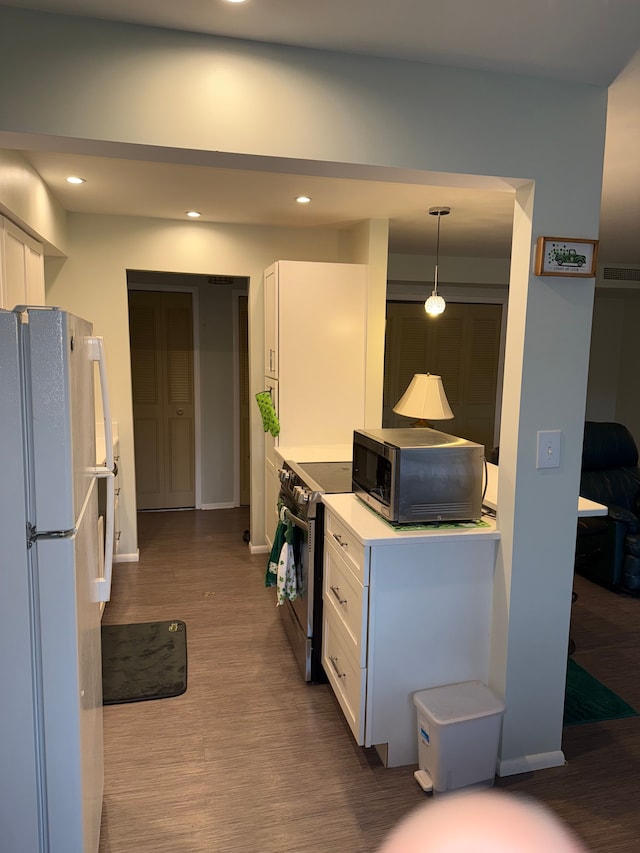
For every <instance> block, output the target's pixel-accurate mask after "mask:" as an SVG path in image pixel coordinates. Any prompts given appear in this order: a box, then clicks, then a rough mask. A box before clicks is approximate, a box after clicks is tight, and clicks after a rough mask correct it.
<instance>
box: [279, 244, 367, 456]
mask: <svg viewBox="0 0 640 853" xmlns="http://www.w3.org/2000/svg"><path fill="white" fill-rule="evenodd" d="M366 275H367V268H366V266H365V265H363V264H330V263H307V262H304V261H278V262H277V263H276V264H274V265H273V266H271V267H269V269H268V270H266V272H265V320H266V322H265V381H266V379H271V380H277V383H278V391H277V394H278V402H277V412H278V418H279V420H280V435H279V436H278V439H277V441H278V442H279V443H281V444H290V445H293V444H295V445H309V444H349V445H351V443H352V441H353V430H354V429H356V428H360V427H362V426H364V397H365V360H366V352H365V346H366V322H367V320H366V307H367V294H366Z"/></svg>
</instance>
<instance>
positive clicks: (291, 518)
mask: <svg viewBox="0 0 640 853" xmlns="http://www.w3.org/2000/svg"><path fill="white" fill-rule="evenodd" d="M284 517H285V518H286V519H287V520H288V521H290V522H291V523H292V524H295V526H296V527H299V528H300V530H304V532H305V533H308V532H309V525H308V524H307V523H306V522H304V521H300V519H299V518H298V516H297V515H294V514H293V513H292V512H291V510H290V509H288V508H287V507H285V508H284Z"/></svg>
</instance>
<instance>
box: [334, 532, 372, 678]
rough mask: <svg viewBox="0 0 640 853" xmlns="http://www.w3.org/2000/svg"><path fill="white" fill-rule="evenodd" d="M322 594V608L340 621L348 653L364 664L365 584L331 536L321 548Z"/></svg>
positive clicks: (366, 601)
mask: <svg viewBox="0 0 640 853" xmlns="http://www.w3.org/2000/svg"><path fill="white" fill-rule="evenodd" d="M323 598H324V607H325V610H332V611H333V612H334V613H335V615H336V617H337V618H338V619H339V620H340V621H341V622H342V625H343V627H344V629H345V631H346V633H347V636H348V639H349V642H350V647H351V652H352V654H353V655H354V657H355V658H356V660H357V661H358V662H359V664H360V666H365V664H366V657H367V614H368V609H369V587H363V586H362V584H361V583H360V581H359V580H358V578H357V577H356V576H355V575H354V574H353V572H352V571H351V569H350V568H349V566H348V564H347V562H346V560H345V559H344V557H343V555H342V549H341V548H340V546H339V545H337V544H335V543H334V541H333V540H332V539H330V540H328V543H327V548H325V552H324V591H323Z"/></svg>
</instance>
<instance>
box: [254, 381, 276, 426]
mask: <svg viewBox="0 0 640 853" xmlns="http://www.w3.org/2000/svg"><path fill="white" fill-rule="evenodd" d="M256 400H257V401H258V408H259V409H260V414H261V415H262V424H263V426H264V431H265V432H270V433H271V435H273V436H274V437H275V436H276V435H278V433H279V432H280V421H279V420H278V416H277V415H276V410H275V408H274V406H273V400H272V399H271V394H270V393H269V392H268V391H260V393H259V394H256Z"/></svg>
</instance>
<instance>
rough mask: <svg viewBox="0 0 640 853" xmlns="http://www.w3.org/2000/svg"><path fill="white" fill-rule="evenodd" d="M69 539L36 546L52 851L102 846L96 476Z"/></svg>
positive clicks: (87, 851) (90, 850)
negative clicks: (96, 585) (75, 527)
mask: <svg viewBox="0 0 640 853" xmlns="http://www.w3.org/2000/svg"><path fill="white" fill-rule="evenodd" d="M77 530H78V532H77V533H76V535H75V536H73V537H71V538H69V539H60V540H54V539H43V540H41V541H38V542H37V544H36V545H35V546H34V548H33V549H32V551H33V552H34V553H33V558H34V559H33V563H34V572H35V577H36V585H37V589H38V595H39V617H40V618H39V624H40V648H41V679H42V680H41V688H42V712H43V713H42V720H43V730H44V762H43V764H44V783H45V784H44V788H45V790H46V804H47V811H46V815H47V833H48V838H49V848H47V850H50V851H51V853H97V850H98V846H99V839H100V819H101V814H102V793H103V779H104V768H103V742H102V665H101V643H100V615H101V613H100V605H99V604H97V603H96V602H95V601H93V599H94V598H95V578H96V573H97V572H98V559H99V553H100V547H101V543H100V541H99V539H98V492H97V482H96V481H95V480H94V481H93V483H92V486H91V488H90V490H89V493H88V494H87V496H86V501H85V505H84V507H83V510H82V511H81V515H80V518H79V519H78V525H77Z"/></svg>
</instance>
